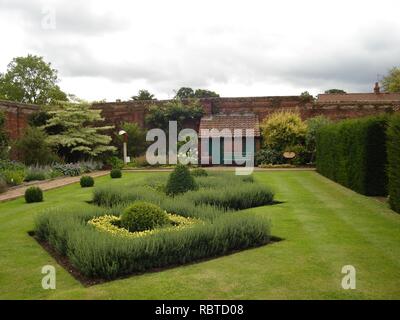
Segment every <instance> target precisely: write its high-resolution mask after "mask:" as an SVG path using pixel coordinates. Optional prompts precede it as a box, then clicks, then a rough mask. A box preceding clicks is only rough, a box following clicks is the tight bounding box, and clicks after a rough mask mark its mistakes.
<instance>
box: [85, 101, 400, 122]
mask: <svg viewBox="0 0 400 320" xmlns="http://www.w3.org/2000/svg"><path fill="white" fill-rule="evenodd" d="M167 101H168V100H164V101H163V100H161V101H151V102H150V101H129V102H115V103H114V102H109V103H101V104H95V105H93V108H95V109H101V110H102V115H103V117H104V118H105V119H106V121H107V122H108V123H110V124H114V125H115V126H116V127H117V128H118V126H119V125H120V123H121V122H124V121H135V122H137V123H139V124H140V125H141V126H144V125H145V123H144V119H145V115H146V107H147V106H149V105H150V104H158V105H159V104H163V103H165V102H167ZM200 102H201V104H202V105H203V107H204V111H205V113H206V114H210V113H212V112H215V113H216V112H222V113H242V112H254V113H257V114H258V117H259V120H260V122H261V121H262V120H263V119H264V118H266V117H268V116H269V115H270V114H271V113H273V112H276V111H277V110H291V111H295V110H297V111H298V112H300V114H301V116H302V118H303V119H308V118H311V117H315V116H317V115H325V116H327V117H329V118H330V119H332V120H340V119H347V118H355V117H362V116H367V115H373V114H378V113H383V112H390V111H400V101H374V102H371V101H362V102H360V101H359V102H357V101H348V102H318V101H317V102H315V103H310V102H304V101H302V100H301V98H300V97H298V96H285V97H247V98H207V99H200ZM197 126H198V123H196V124H195V123H193V124H192V125H190V124H188V127H192V128H197Z"/></svg>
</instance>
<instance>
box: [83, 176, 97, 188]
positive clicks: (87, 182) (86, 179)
mask: <svg viewBox="0 0 400 320" xmlns="http://www.w3.org/2000/svg"><path fill="white" fill-rule="evenodd" d="M80 184H81V187H82V188H89V187H93V186H94V179H93V178H92V177H91V176H83V177H81V180H80Z"/></svg>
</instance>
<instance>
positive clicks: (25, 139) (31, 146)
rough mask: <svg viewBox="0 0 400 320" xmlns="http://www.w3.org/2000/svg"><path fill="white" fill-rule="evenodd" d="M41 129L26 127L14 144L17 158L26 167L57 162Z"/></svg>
mask: <svg viewBox="0 0 400 320" xmlns="http://www.w3.org/2000/svg"><path fill="white" fill-rule="evenodd" d="M47 138H48V136H47V134H46V133H45V132H44V131H43V129H40V128H36V127H27V128H26V129H25V132H24V134H23V135H22V137H21V138H19V139H18V140H17V142H16V143H15V147H16V150H17V152H18V156H19V158H20V159H21V160H22V161H23V162H24V163H25V164H26V165H36V164H39V165H46V164H50V163H52V162H55V161H56V160H57V157H56V155H55V154H54V153H53V152H52V150H51V147H50V145H49V143H48V142H47Z"/></svg>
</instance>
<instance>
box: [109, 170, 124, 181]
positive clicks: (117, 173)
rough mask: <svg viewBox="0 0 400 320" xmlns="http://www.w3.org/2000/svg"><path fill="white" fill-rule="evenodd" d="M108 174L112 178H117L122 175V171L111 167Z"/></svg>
mask: <svg viewBox="0 0 400 320" xmlns="http://www.w3.org/2000/svg"><path fill="white" fill-rule="evenodd" d="M110 176H111V178H112V179H119V178H121V177H122V171H121V170H120V169H112V170H111V172H110Z"/></svg>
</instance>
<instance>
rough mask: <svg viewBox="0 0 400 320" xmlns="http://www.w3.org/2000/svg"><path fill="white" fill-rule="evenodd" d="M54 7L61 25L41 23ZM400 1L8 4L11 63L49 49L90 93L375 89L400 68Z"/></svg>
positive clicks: (4, 16) (2, 28)
mask: <svg viewBox="0 0 400 320" xmlns="http://www.w3.org/2000/svg"><path fill="white" fill-rule="evenodd" d="M46 6H53V8H55V12H56V29H55V30H43V29H41V19H42V18H43V14H42V9H43V8H44V7H46ZM399 9H400V5H399V4H398V2H397V1H389V0H387V1H380V2H379V5H377V2H376V1H370V0H367V1H362V2H360V1H343V0H339V1H316V0H315V1H311V0H308V1H307V0H305V1H294V0H293V1H289V0H284V1H276V2H271V1H268V2H267V1H251V0H249V1H246V2H243V1H236V0H230V1H227V0H219V1H211V0H204V1H201V2H199V1H191V0H188V1H179V0H173V1H162V0H160V1H155V0H150V1H148V0H147V1H122V0H114V1H99V0H97V1H95V0H92V1H85V2H82V1H71V0H70V1H66V0H59V1H21V0H13V1H9V0H0V36H1V39H2V44H3V45H2V48H1V51H0V70H4V69H5V68H6V65H7V63H8V62H9V61H10V60H11V59H12V57H14V56H17V55H26V54H27V53H28V52H29V53H35V54H39V55H42V56H44V57H45V59H46V60H47V61H51V62H52V63H53V65H54V66H55V67H56V68H57V69H59V76H60V78H61V80H62V81H61V83H60V84H61V86H62V88H63V89H64V90H66V91H68V92H71V93H75V94H77V95H78V96H80V97H82V98H86V99H102V98H107V99H108V100H114V99H116V98H122V99H127V98H129V97H130V96H131V95H133V94H135V93H136V92H137V91H138V90H139V89H141V88H147V89H149V90H151V91H153V92H155V93H156V95H157V97H159V98H167V97H169V96H172V94H173V90H174V89H177V88H179V87H180V86H191V87H195V88H197V87H202V88H209V89H212V90H215V91H217V92H219V93H220V94H222V95H223V96H248V95H260V96H264V95H291V94H299V93H300V92H302V91H304V90H309V91H310V92H312V93H313V94H317V93H318V92H321V91H324V90H325V89H328V88H331V87H337V88H342V89H345V90H347V91H370V90H371V87H372V85H373V82H374V81H375V80H376V75H377V74H378V73H379V74H383V73H385V72H386V71H387V69H389V68H390V67H392V66H394V65H399V64H400V63H399V58H398V57H399V56H400V55H399V54H400V48H399V47H398V43H399V40H400V20H399V19H398V17H397V15H398V12H399Z"/></svg>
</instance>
